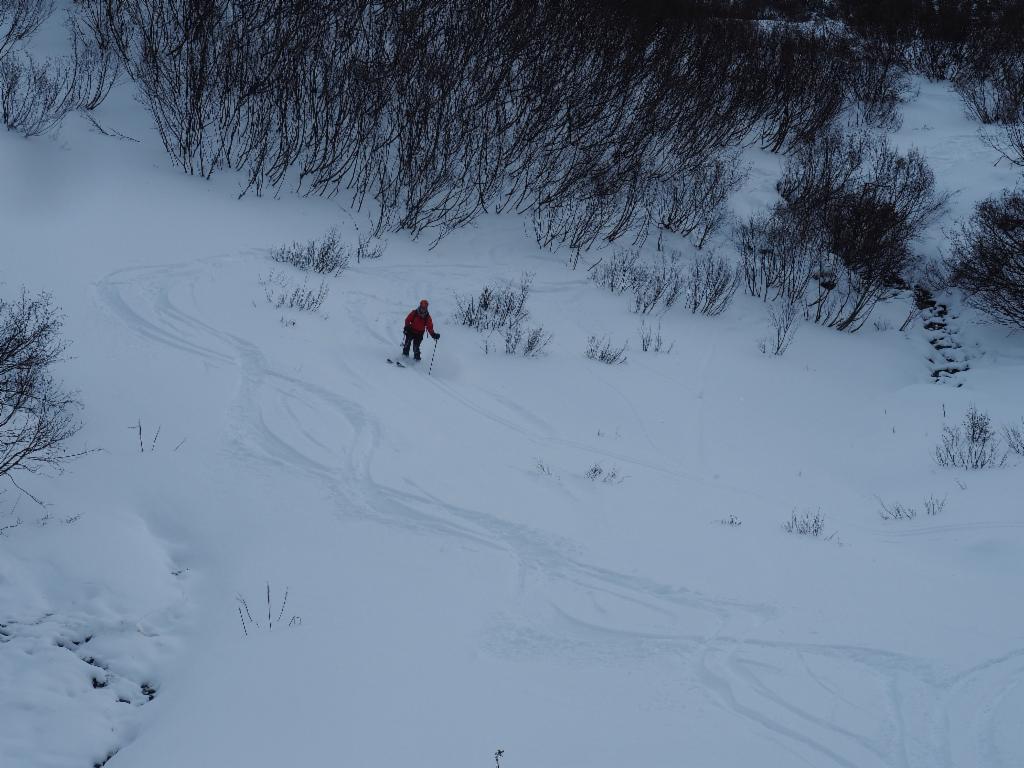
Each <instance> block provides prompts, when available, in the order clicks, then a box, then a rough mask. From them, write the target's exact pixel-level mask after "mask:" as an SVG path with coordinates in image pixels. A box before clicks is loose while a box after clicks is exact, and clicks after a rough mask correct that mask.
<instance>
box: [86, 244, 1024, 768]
mask: <svg viewBox="0 0 1024 768" xmlns="http://www.w3.org/2000/svg"><path fill="white" fill-rule="evenodd" d="M222 261H224V260H223V259H211V260H204V261H197V262H188V263H183V264H176V265H168V266H162V267H146V268H133V269H127V270H121V271H118V272H115V273H113V274H111V275H109V276H108V277H106V278H105V279H103V280H101V281H100V282H99V283H97V284H96V287H95V288H96V296H97V299H98V301H99V302H100V303H101V305H102V306H103V307H104V308H105V309H106V310H107V311H108V312H109V313H110V314H111V315H112V316H114V317H115V318H117V319H118V320H119V321H120V322H121V323H123V324H124V325H125V326H126V327H127V328H128V329H130V331H131V332H133V333H135V334H138V335H139V336H141V337H142V338H143V339H145V340H146V341H147V342H151V343H155V344H160V345H164V346H166V347H168V348H171V349H173V350H175V351H177V352H180V353H181V354H184V355H188V356H193V357H197V358H200V359H202V360H203V361H205V362H207V363H208V364H210V365H214V366H225V367H229V368H231V369H233V370H234V371H235V372H236V373H237V376H238V379H239V386H238V387H237V391H236V394H235V397H234V402H233V403H232V404H231V428H230V434H229V436H228V439H227V450H228V451H229V452H230V453H231V454H232V455H233V456H234V458H235V459H237V460H238V461H239V462H241V463H242V464H245V465H246V466H250V467H251V465H252V463H253V462H255V463H256V464H257V465H259V466H263V467H265V468H268V469H275V470H280V471H285V472H289V473H299V474H301V475H304V476H306V477H307V478H308V479H309V480H311V481H313V482H316V483H319V484H321V485H322V486H323V488H324V489H325V490H326V491H327V492H328V493H329V494H331V496H332V497H333V498H336V499H338V503H336V504H335V508H336V510H337V512H336V514H337V515H338V516H339V517H348V516H352V517H357V518H360V519H362V520H367V521H372V522H374V523H377V524H379V525H383V526H396V527H401V528H403V529H406V530H410V531H414V532H417V533H418V534H421V535H423V536H427V537H432V538H435V539H438V540H441V541H442V542H443V541H445V540H452V539H454V540H458V541H461V542H463V543H465V544H468V545H470V546H475V547H480V548H483V549H489V550H494V551H497V552H502V553H507V554H508V555H509V556H510V557H512V558H513V559H514V560H515V562H517V563H518V568H519V570H520V572H521V575H520V579H519V583H520V585H521V587H520V588H521V590H522V591H523V593H524V597H528V598H530V599H531V600H532V601H533V603H534V604H537V605H547V606H549V609H550V610H549V611H548V612H547V614H546V616H545V617H544V618H541V617H539V616H538V615H536V614H531V615H530V616H526V617H519V618H517V617H515V616H508V617H507V620H506V621H505V622H504V623H501V622H499V623H496V624H495V625H494V626H493V627H492V628H491V631H490V633H489V636H488V637H487V638H486V646H487V648H488V650H489V651H490V652H492V653H495V654H497V655H501V656H505V657H510V658H523V659H530V658H535V657H537V656H538V655H542V656H543V657H544V658H546V659H551V658H565V659H566V660H567V661H568V660H571V663H574V664H580V663H590V664H594V665H612V666H620V665H623V664H628V663H630V661H631V660H638V659H643V660H646V661H648V662H650V661H652V660H653V661H655V662H657V663H658V664H660V665H663V666H664V669H665V673H666V675H667V676H668V677H667V679H666V687H667V688H669V689H671V691H672V692H673V693H670V694H669V695H683V694H684V693H686V692H689V694H688V695H691V696H695V697H698V698H700V699H701V700H703V701H705V702H709V703H710V705H711V706H713V707H716V708H719V709H721V710H723V711H725V712H727V713H728V714H729V716H730V718H731V719H732V720H733V722H734V723H735V727H736V728H737V729H742V730H743V731H744V732H753V733H756V734H759V735H760V736H761V737H762V738H763V739H765V740H767V741H770V742H772V743H775V744H777V745H782V746H783V747H784V748H785V749H786V750H787V751H788V752H789V753H791V754H792V756H793V762H792V764H793V765H807V766H815V768H827V766H839V767H841V768H876V767H877V768H882V767H885V768H896V767H899V768H938V767H942V768H959V766H966V765H985V766H987V768H1017V767H1018V766H1019V763H1018V762H1017V761H1016V758H1015V756H1014V755H1007V754H1002V753H1001V752H1000V751H999V749H998V748H997V746H996V742H997V740H996V737H995V736H994V731H995V729H996V728H997V727H998V723H999V722H1001V720H1000V718H1002V719H1003V720H1006V719H1007V718H1008V717H1009V715H1007V714H1006V713H1005V712H1003V711H1002V709H1001V708H1000V707H1001V703H1002V702H1003V701H1006V700H1012V697H1013V696H1014V695H1016V694H1017V693H1019V692H1020V690H1021V687H1022V686H1024V649H1021V650H1018V651H1014V652H1012V653H1009V654H1006V655H1004V656H1002V657H999V658H995V659H990V660H986V661H982V662H980V663H978V664H976V665H975V666H974V667H972V668H970V669H966V670H960V671H957V670H951V669H948V668H947V667H946V666H945V665H944V664H942V663H939V662H937V661H935V660H930V659H921V658H914V657H910V656H906V655H902V654H898V653H892V652H888V651H886V650H884V649H879V648H870V647H860V646H855V645H854V646H847V645H840V644H814V643H806V642H780V641H776V640H767V639H761V638H759V637H758V636H757V635H758V629H759V628H760V627H763V626H764V625H766V624H767V623H769V622H771V621H772V620H773V618H774V617H775V616H776V615H777V614H778V613H779V609H778V608H776V607H774V606H771V605H761V604H751V603H743V602H736V601H730V600H722V599H717V598H715V597H714V596H711V595H707V594H702V593H699V592H695V591H692V590H689V589H687V588H685V587H683V586H681V585H675V584H666V583H660V582H658V581H655V580H652V579H648V578H645V577H643V576H639V575H635V574H627V573H621V572H617V571H615V570H613V569H608V568H604V567H601V566H599V565H596V564H593V563H589V562H587V561H585V560H584V559H581V558H580V557H579V555H578V553H576V552H575V551H574V549H573V547H572V545H571V543H570V542H567V541H564V540H560V539H558V538H557V537H554V536H552V535H549V534H546V533H544V532H541V531H539V530H535V529H533V528H531V527H529V526H526V525H523V524H519V523H516V522H513V521H509V520H506V519H501V518H498V517H495V516H493V515H490V514H487V513H486V512H484V511H481V510H478V509H470V508H466V507H461V506H458V505H454V504H450V503H447V502H446V501H445V500H443V499H440V498H437V497H436V496H434V495H432V494H430V493H429V492H427V491H426V490H424V489H422V488H418V487H416V486H415V485H412V484H410V485H409V487H406V488H395V487H389V486H387V485H384V484H381V483H379V482H377V481H376V480H375V479H374V477H373V473H372V464H373V459H374V455H375V452H376V451H377V449H378V448H379V446H380V445H381V443H382V441H383V440H385V439H386V434H385V427H384V425H383V424H382V423H381V421H380V420H379V418H378V417H377V416H376V415H375V414H374V413H372V412H370V411H368V410H367V409H366V408H365V407H363V406H362V405H361V404H360V403H359V402H358V401H356V400H355V399H352V398H349V397H346V396H345V395H344V394H343V393H344V392H345V391H349V390H351V391H359V390H360V389H361V388H365V387H372V386H373V382H372V380H370V379H369V378H367V377H372V376H373V375H374V374H375V373H379V370H380V369H379V366H378V368H376V369H375V370H374V371H367V372H365V375H364V372H363V371H360V370H357V369H356V368H354V367H352V366H350V365H344V369H343V372H344V375H345V376H347V377H348V378H349V380H348V381H347V382H339V386H337V387H336V388H335V387H332V388H328V387H324V386H320V385H317V384H314V383H311V382H309V381H304V380H302V379H301V378H299V377H296V376H294V375H291V374H288V373H285V372H283V371H281V370H277V369H276V368H275V366H274V365H273V363H272V362H271V361H270V360H268V359H267V357H266V355H265V354H264V353H263V351H262V350H261V349H260V347H259V346H258V344H256V343H255V342H254V341H252V340H249V339H245V338H242V337H240V336H238V335H235V334H232V333H227V332H225V331H222V330H220V329H218V328H216V327H215V326H214V325H213V324H212V323H210V322H207V321H205V320H204V319H203V318H202V316H201V310H200V308H199V307H195V306H189V307H188V308H186V303H187V302H185V301H183V300H182V299H183V297H188V296H190V295H194V294H193V292H192V287H193V284H194V283H195V282H196V281H197V280H198V279H199V278H200V277H204V278H207V279H208V278H210V277H211V275H212V276H214V277H215V276H216V273H217V271H218V268H219V265H220V264H221V262H222ZM228 261H230V260H228ZM192 303H194V302H192ZM944 317H945V315H942V314H939V313H938V312H937V311H935V312H933V313H932V314H931V316H930V318H931V319H930V320H926V321H925V322H926V323H929V322H937V321H938V320H939V319H941V318H944ZM926 327H927V326H926ZM943 327H945V326H943ZM935 330H939V329H938V328H936V329H935ZM938 338H948V336H942V337H940V336H939V335H937V336H936V339H938ZM382 341H384V342H387V341H388V340H387V339H382ZM933 346H934V344H933ZM936 348H937V349H938V347H936ZM948 348H949V349H956V347H955V346H949V347H948ZM947 362H948V358H947ZM966 367H967V366H966V364H965V365H964V366H963V368H961V369H958V370H957V371H955V372H950V373H949V375H950V376H953V375H956V374H957V373H960V372H961V371H962V370H966ZM936 378H939V379H941V378H943V377H942V376H936ZM434 383H435V386H436V388H437V389H438V391H439V392H442V393H444V394H446V395H447V396H449V397H451V398H452V399H453V400H455V401H457V402H459V403H461V404H463V405H465V406H466V407H468V408H471V409H472V410H474V411H476V412H477V413H479V414H480V415H481V416H483V417H485V418H486V419H488V420H489V421H490V422H492V424H493V425H494V426H495V428H498V429H509V430H514V431H517V432H520V433H524V434H526V435H527V436H528V437H529V438H530V439H531V440H535V441H537V442H541V443H543V442H554V443H558V444H561V445H565V446H572V445H574V444H573V443H572V442H571V441H567V440H562V439H560V438H558V437H557V436H555V435H553V434H551V432H550V431H545V430H544V429H542V428H541V427H540V426H537V428H536V429H535V430H530V429H528V428H527V427H525V426H524V425H523V423H515V422H512V421H510V420H508V419H504V418H502V417H500V416H498V415H496V412H495V411H494V410H492V409H490V408H488V407H487V406H486V405H484V404H482V403H479V402H477V400H476V398H475V397H473V396H472V395H471V394H469V393H466V392H463V391H460V390H459V388H458V387H457V386H456V385H454V384H450V383H444V382H441V381H437V382H434ZM499 405H500V404H499ZM270 414H273V415H274V416H275V417H276V418H270V417H269V416H270ZM282 414H285V415H287V417H288V418H289V419H291V421H292V422H293V425H292V426H293V427H294V428H292V429H289V430H287V432H285V431H283V430H281V429H280V428H279V427H278V426H276V425H277V424H279V422H280V418H279V417H280V416H281V415H282ZM328 414H329V415H330V416H331V417H332V418H336V419H341V420H344V421H345V422H346V423H347V424H348V425H349V426H350V428H351V430H352V432H353V433H354V435H355V439H353V440H352V441H351V446H350V447H349V448H348V449H347V450H345V451H342V450H340V449H339V447H338V446H325V445H323V444H322V442H317V441H316V440H315V438H313V435H314V434H315V431H314V430H313V429H312V428H311V425H307V424H304V423H303V419H304V418H307V419H308V418H312V416H314V415H319V416H320V417H321V418H322V417H324V416H326V415H328ZM535 426H536V425H535ZM296 435H299V436H302V438H303V439H301V440H297V439H296ZM579 447H580V448H581V449H582V448H584V447H585V448H586V449H587V450H588V451H592V450H593V448H592V446H579ZM606 455H607V456H609V457H611V458H615V459H618V460H623V461H633V462H635V463H644V464H646V465H648V466H650V468H652V469H654V470H656V471H661V472H672V473H674V474H678V473H677V472H676V471H675V470H672V469H670V468H667V467H662V466H658V465H655V464H652V463H651V462H639V461H638V460H636V459H635V458H631V457H629V456H625V455H620V454H618V453H616V452H613V451H608V452H606ZM687 477H688V479H690V480H697V481H701V482H709V481H707V480H706V479H705V478H703V477H700V476H697V475H695V476H693V477H689V476H687ZM565 590H569V591H571V592H574V593H600V594H603V595H605V596H607V597H608V598H609V599H611V600H616V601H624V602H625V603H629V604H631V605H635V606H640V607H642V608H644V609H646V610H648V611H650V612H652V613H654V614H658V615H661V616H664V617H669V618H671V619H672V626H677V627H685V628H687V631H673V632H664V633H653V632H650V631H647V630H644V629H641V628H634V627H629V626H621V625H617V626H605V625H602V624H600V623H595V622H594V621H592V620H586V619H584V618H582V617H579V616H575V615H573V613H572V611H569V610H567V609H564V608H562V607H561V606H560V605H559V600H558V595H559V594H561V593H563V592H564V591H565ZM830 667H837V668H842V669H844V670H846V671H847V672H848V673H852V674H853V675H855V676H856V677H857V678H859V679H863V680H866V681H869V682H870V683H872V684H873V685H874V687H875V689H877V690H878V691H881V692H882V693H881V694H880V698H879V699H878V700H876V701H874V702H872V704H871V706H865V705H864V703H863V702H850V701H846V700H845V699H844V693H843V691H842V690H840V688H839V686H837V684H836V683H835V682H834V681H828V680H827V679H826V675H825V672H824V670H827V669H829V668H830ZM793 680H798V681H800V682H801V685H799V686H794V685H792V682H793ZM823 702H824V703H823ZM844 707H845V708H849V710H851V711H855V712H856V713H858V717H859V718H860V719H859V720H858V719H857V718H854V720H855V721H856V722H858V723H859V725H851V726H847V725H840V724H838V723H837V722H836V720H837V719H838V718H837V717H832V716H830V715H829V711H832V712H835V711H837V709H842V708H844ZM680 716H684V715H680Z"/></svg>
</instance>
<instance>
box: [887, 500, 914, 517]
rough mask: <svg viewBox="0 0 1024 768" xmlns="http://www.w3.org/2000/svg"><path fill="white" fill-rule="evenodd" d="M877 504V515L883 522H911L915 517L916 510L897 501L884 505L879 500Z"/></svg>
mask: <svg viewBox="0 0 1024 768" xmlns="http://www.w3.org/2000/svg"><path fill="white" fill-rule="evenodd" d="M878 504H879V506H880V507H881V508H880V509H879V510H878V514H879V516H880V517H881V518H882V519H883V520H913V519H914V518H915V517H917V510H916V509H914V508H913V507H910V506H907V505H906V504H901V503H900V502H898V501H896V502H892V503H891V504H886V503H885V502H884V501H882V500H881V499H879V500H878Z"/></svg>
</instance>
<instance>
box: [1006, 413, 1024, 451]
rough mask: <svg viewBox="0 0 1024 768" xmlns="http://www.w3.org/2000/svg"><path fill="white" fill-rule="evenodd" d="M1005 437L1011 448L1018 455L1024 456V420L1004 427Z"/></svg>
mask: <svg viewBox="0 0 1024 768" xmlns="http://www.w3.org/2000/svg"><path fill="white" fill-rule="evenodd" d="M1003 437H1005V438H1006V444H1007V445H1008V446H1009V447H1010V450H1011V451H1013V452H1014V453H1016V454H1017V455H1018V456H1024V420H1022V421H1021V423H1020V425H1017V424H1008V425H1006V426H1005V427H1003Z"/></svg>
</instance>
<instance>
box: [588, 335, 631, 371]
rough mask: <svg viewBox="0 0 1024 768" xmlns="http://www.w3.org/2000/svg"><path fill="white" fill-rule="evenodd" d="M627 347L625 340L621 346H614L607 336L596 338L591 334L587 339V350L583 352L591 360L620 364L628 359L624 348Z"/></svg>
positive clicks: (627, 343)
mask: <svg viewBox="0 0 1024 768" xmlns="http://www.w3.org/2000/svg"><path fill="white" fill-rule="evenodd" d="M627 349H629V342H628V341H627V342H626V343H625V344H623V345H622V346H621V347H616V346H615V345H614V344H612V341H611V339H610V338H608V337H607V336H604V337H601V338H598V337H597V336H591V337H590V338H589V339H587V351H586V352H585V353H584V354H585V355H586V356H587V357H588V358H590V359H591V360H597V361H599V362H602V363H606V364H607V365H622V364H623V363H625V362H626V360H628V359H629V358H628V356H627V355H626V350H627Z"/></svg>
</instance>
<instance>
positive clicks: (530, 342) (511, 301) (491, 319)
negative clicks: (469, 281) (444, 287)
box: [455, 272, 551, 357]
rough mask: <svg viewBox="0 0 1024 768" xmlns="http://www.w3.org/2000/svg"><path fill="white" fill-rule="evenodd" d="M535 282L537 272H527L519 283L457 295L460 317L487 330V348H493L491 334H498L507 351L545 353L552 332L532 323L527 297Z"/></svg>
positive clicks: (457, 314)
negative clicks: (471, 293) (534, 277)
mask: <svg viewBox="0 0 1024 768" xmlns="http://www.w3.org/2000/svg"><path fill="white" fill-rule="evenodd" d="M532 286H533V273H531V272H524V273H523V274H522V276H521V277H520V278H519V283H518V285H513V284H512V283H511V282H499V283H493V284H491V285H487V286H484V288H483V289H482V290H481V291H480V293H479V294H478V295H476V296H471V295H470V296H459V295H456V297H455V305H456V315H455V317H456V319H457V320H458V321H459V322H460V323H461V324H462V325H464V326H466V327H468V328H473V329H475V330H477V331H478V332H480V333H482V334H484V335H485V336H486V337H487V339H486V340H485V343H484V351H485V352H487V351H489V350H490V348H491V343H490V337H491V336H492V335H493V334H498V335H499V337H500V338H501V339H503V341H504V345H505V354H507V355H517V354H519V355H522V356H523V357H537V356H539V355H541V354H543V352H544V350H545V348H546V347H547V345H548V343H549V342H550V341H551V335H550V334H549V333H547V332H546V331H545V330H544V327H543V326H537V327H533V328H531V327H529V326H528V325H527V321H528V320H529V318H530V311H529V310H528V309H527V308H526V302H527V299H529V297H530V290H531V288H532Z"/></svg>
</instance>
